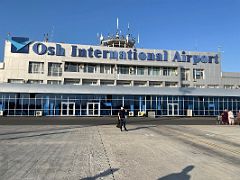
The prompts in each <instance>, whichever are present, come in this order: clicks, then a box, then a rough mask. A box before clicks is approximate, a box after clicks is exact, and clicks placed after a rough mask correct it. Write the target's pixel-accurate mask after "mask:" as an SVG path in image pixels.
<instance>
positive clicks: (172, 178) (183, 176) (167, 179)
mask: <svg viewBox="0 0 240 180" xmlns="http://www.w3.org/2000/svg"><path fill="white" fill-rule="evenodd" d="M193 168H194V166H193V165H189V166H187V167H185V168H184V169H183V170H182V171H181V172H179V173H172V174H169V175H166V176H164V177H161V178H159V179H158V180H189V179H190V178H191V176H190V175H189V174H188V173H189V172H190V171H191V170H192V169H193Z"/></svg>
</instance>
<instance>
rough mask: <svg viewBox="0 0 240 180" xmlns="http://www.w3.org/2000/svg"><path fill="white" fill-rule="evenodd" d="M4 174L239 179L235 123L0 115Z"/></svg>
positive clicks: (5, 178) (23, 179)
mask: <svg viewBox="0 0 240 180" xmlns="http://www.w3.org/2000/svg"><path fill="white" fill-rule="evenodd" d="M0 122H1V125H0V179H1V180H9V179H10V180H45V179H47V180H52V179H57V180H58V179H70V180H75V179H76V180H98V179H107V180H108V179H113V180H128V179H129V180H135V179H137V180H148V179H149V180H152V179H153V180H154V179H157V180H188V179H197V180H198V179H200V180H201V179H204V180H216V179H218V180H221V179H223V180H228V179H229V180H238V179H239V177H240V171H239V169H240V126H238V125H235V126H230V125H216V119H215V118H210V117H197V118H196V117H194V118H186V117H160V118H156V119H150V118H138V117H133V118H128V119H127V122H128V123H127V128H128V131H122V132H121V131H120V129H119V128H116V117H83V118H82V117H81V118H77V117H37V118H36V117H1V118H0Z"/></svg>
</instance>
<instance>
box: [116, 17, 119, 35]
mask: <svg viewBox="0 0 240 180" xmlns="http://www.w3.org/2000/svg"><path fill="white" fill-rule="evenodd" d="M116 37H117V38H118V37H119V27H118V17H117V34H116Z"/></svg>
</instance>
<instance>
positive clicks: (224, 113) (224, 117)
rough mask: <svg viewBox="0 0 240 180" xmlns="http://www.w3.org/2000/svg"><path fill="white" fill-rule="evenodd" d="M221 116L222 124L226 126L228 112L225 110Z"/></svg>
mask: <svg viewBox="0 0 240 180" xmlns="http://www.w3.org/2000/svg"><path fill="white" fill-rule="evenodd" d="M221 115H222V122H223V124H228V110H227V109H225V110H224V112H223V113H222V114H221Z"/></svg>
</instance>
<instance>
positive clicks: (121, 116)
mask: <svg viewBox="0 0 240 180" xmlns="http://www.w3.org/2000/svg"><path fill="white" fill-rule="evenodd" d="M118 118H119V120H120V130H121V131H122V127H124V129H125V131H128V130H127V128H126V119H125V109H124V108H123V107H121V109H120V111H119V112H118Z"/></svg>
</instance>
